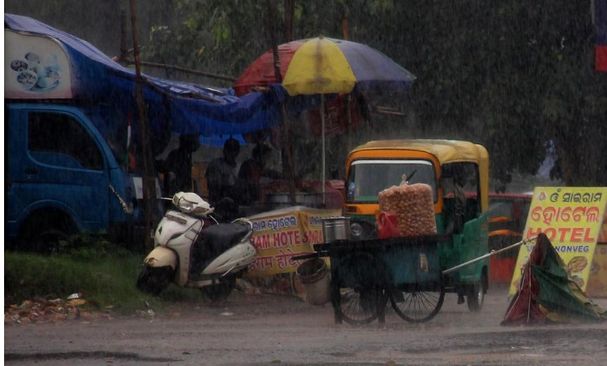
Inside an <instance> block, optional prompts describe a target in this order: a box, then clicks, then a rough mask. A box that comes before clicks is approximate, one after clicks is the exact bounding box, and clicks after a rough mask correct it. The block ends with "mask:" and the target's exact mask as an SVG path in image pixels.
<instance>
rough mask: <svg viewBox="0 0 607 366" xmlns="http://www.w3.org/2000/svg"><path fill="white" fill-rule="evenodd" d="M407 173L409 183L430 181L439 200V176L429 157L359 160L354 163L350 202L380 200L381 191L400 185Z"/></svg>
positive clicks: (349, 183) (350, 181)
mask: <svg viewBox="0 0 607 366" xmlns="http://www.w3.org/2000/svg"><path fill="white" fill-rule="evenodd" d="M403 175H404V176H406V177H407V178H406V179H407V181H408V182H409V184H414V183H426V184H428V185H429V186H430V187H432V192H433V196H434V202H436V197H437V194H436V176H435V174H434V168H433V166H432V163H431V162H429V161H426V160H357V161H354V162H353V163H352V166H350V172H349V175H348V183H347V186H346V187H347V201H348V202H364V203H375V202H377V194H378V193H379V192H381V191H382V190H384V189H386V188H389V187H391V186H394V185H399V184H400V183H401V181H402V180H403Z"/></svg>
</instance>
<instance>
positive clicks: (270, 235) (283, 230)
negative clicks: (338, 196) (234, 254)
mask: <svg viewBox="0 0 607 366" xmlns="http://www.w3.org/2000/svg"><path fill="white" fill-rule="evenodd" d="M340 215H341V210H339V209H336V210H321V209H313V208H308V207H304V206H294V207H288V208H284V209H280V210H275V211H270V212H266V213H262V214H258V215H255V216H252V217H249V220H251V221H252V222H253V236H252V238H251V241H252V243H253V245H254V246H255V248H256V249H257V258H256V259H255V262H253V263H252V264H251V266H249V273H248V274H249V275H251V276H257V277H261V276H272V275H275V274H279V273H290V272H295V270H296V269H297V266H298V265H299V264H300V263H301V262H299V261H293V260H292V259H291V257H293V256H295V255H300V254H305V253H311V252H313V251H314V250H313V247H312V245H313V244H318V243H322V242H323V236H322V219H323V218H327V217H334V216H340Z"/></svg>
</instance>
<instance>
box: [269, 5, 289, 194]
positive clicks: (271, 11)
mask: <svg viewBox="0 0 607 366" xmlns="http://www.w3.org/2000/svg"><path fill="white" fill-rule="evenodd" d="M266 4H267V6H268V32H269V34H270V42H271V43H272V57H273V61H274V78H275V79H276V82H277V83H282V75H281V73H280V54H279V53H278V42H277V41H276V34H275V32H274V23H273V20H274V19H276V9H275V4H274V1H273V0H266ZM281 110H282V121H283V137H284V138H283V139H282V140H283V141H282V144H283V146H284V152H285V154H286V155H287V159H286V160H287V161H286V163H287V169H286V170H287V176H288V181H289V199H290V201H291V204H292V205H293V204H295V171H294V162H293V160H294V159H293V143H292V136H291V129H290V123H289V116H288V113H287V108H286V105H284V104H283V105H282V108H281ZM285 145H286V146H285Z"/></svg>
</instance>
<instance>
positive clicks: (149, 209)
mask: <svg viewBox="0 0 607 366" xmlns="http://www.w3.org/2000/svg"><path fill="white" fill-rule="evenodd" d="M135 1H136V0H129V3H130V11H131V30H132V32H133V56H134V58H135V74H136V83H135V100H136V102H137V109H138V110H139V128H140V132H141V149H142V155H143V203H144V220H145V232H144V245H145V247H146V248H150V247H151V246H152V236H151V233H152V228H153V225H154V221H155V213H154V196H155V191H156V184H155V182H156V176H155V172H154V164H153V157H152V150H151V146H150V143H149V141H150V139H149V131H148V119H147V113H146V108H145V101H144V99H143V85H144V83H145V79H144V78H143V76H142V75H141V63H140V56H139V44H138V36H137V16H136V11H137V7H136V3H135Z"/></svg>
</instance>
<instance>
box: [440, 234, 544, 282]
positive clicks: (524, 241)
mask: <svg viewBox="0 0 607 366" xmlns="http://www.w3.org/2000/svg"><path fill="white" fill-rule="evenodd" d="M535 239H537V236H534V237H531V238H529V239H525V240H521V241H519V242H517V243H514V244H512V245H509V246H507V247H505V248H502V249H498V250H492V251H491V252H489V253H487V254H484V255H482V256H480V257H478V258H474V259H471V260H469V261H467V262H464V263H462V264H458V265H457V266H455V267H451V268H448V269H446V270H444V271H443V272H442V273H443V274H444V275H445V274H449V273H451V272H454V271H457V270H458V269H460V268H462V267H465V266H467V265H470V264H472V263H476V262H478V261H480V260H483V259H485V258H488V257H491V256H493V255H496V254H499V253H502V252H505V251H507V250H510V249H514V248H517V247H520V246H521V245H523V244H527V243H529V242H532V241H534V240H535Z"/></svg>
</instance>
